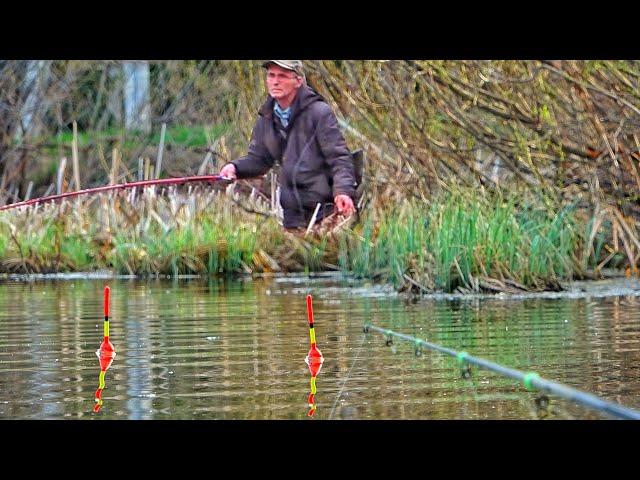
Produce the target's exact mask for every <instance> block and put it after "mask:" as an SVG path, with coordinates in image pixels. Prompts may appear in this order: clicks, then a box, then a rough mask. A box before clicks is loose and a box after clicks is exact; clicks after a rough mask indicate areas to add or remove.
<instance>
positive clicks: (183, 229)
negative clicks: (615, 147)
mask: <svg viewBox="0 0 640 480" xmlns="http://www.w3.org/2000/svg"><path fill="white" fill-rule="evenodd" d="M130 197H131V196H130V195H127V194H118V195H112V196H108V197H106V196H103V197H101V199H100V200H99V201H95V199H94V200H90V199H85V200H83V201H80V200H79V201H77V202H76V203H75V204H71V203H69V202H65V203H63V204H62V205H59V206H47V207H42V208H40V209H39V210H38V209H31V210H29V211H28V212H29V213H28V214H25V213H24V212H17V211H7V212H5V213H4V214H3V215H2V216H0V267H1V268H2V269H3V270H4V271H9V272H12V271H19V272H29V271H32V272H52V271H72V270H81V271H82V270H92V269H96V268H111V269H114V270H115V271H116V272H119V273H128V274H143V275H147V274H170V275H178V274H195V273H197V274H212V275H219V274H229V273H251V272H264V271H299V272H310V271H318V270H326V269H327V268H331V269H336V268H339V269H342V270H343V271H350V272H353V273H354V274H355V275H358V276H362V277H369V278H373V279H376V280H382V281H389V282H392V283H393V284H395V285H396V286H401V285H403V284H405V283H406V282H407V281H410V282H413V283H414V284H417V285H419V286H422V287H424V288H426V289H428V290H438V291H453V290H456V289H458V290H463V291H479V290H482V289H495V290H499V289H500V288H505V289H506V286H507V285H511V286H521V288H525V287H528V288H536V289H543V288H549V287H550V286H553V285H557V283H558V282H559V281H560V280H561V279H565V278H571V277H572V276H574V275H576V273H577V271H578V270H579V266H578V264H579V263H580V262H578V261H576V260H574V256H575V255H576V252H580V251H581V247H582V244H581V238H582V237H583V236H584V233H581V232H586V231H588V225H587V224H586V222H585V225H581V223H580V221H578V220H577V219H576V218H575V215H574V210H573V209H572V208H571V207H564V208H561V209H560V210H559V211H557V212H554V211H551V210H549V208H548V207H546V206H544V205H543V204H542V203H540V202H537V201H535V200H530V201H528V202H525V201H524V200H523V197H518V196H515V195H509V196H506V197H503V196H501V195H500V194H495V195H489V194H484V193H481V192H480V193H479V192H477V191H472V190H463V189H457V190H456V189H454V190H452V191H451V192H450V193H448V194H447V195H446V196H444V195H442V196H439V197H436V198H434V200H433V201H432V202H431V203H429V204H426V203H424V202H422V201H412V202H409V201H405V202H403V203H401V204H400V205H399V206H398V207H396V208H394V209H390V208H389V209H388V210H387V211H377V210H371V211H369V212H366V214H365V215H364V218H363V220H362V221H361V223H360V224H359V225H358V226H357V227H356V228H355V229H354V230H347V231H346V232H343V233H340V234H337V235H324V236H320V237H318V236H314V235H309V236H299V235H292V234H290V233H287V232H284V231H283V230H282V227H281V226H280V225H279V224H278V223H277V222H276V220H275V218H273V217H265V218H264V219H263V220H259V219H257V218H256V216H255V215H253V214H248V213H244V211H243V210H242V209H241V208H238V207H237V206H236V205H234V204H233V203H231V202H229V201H227V199H226V197H225V195H223V194H222V193H220V192H216V191H210V190H204V191H199V190H198V191H197V192H191V194H190V195H183V194H178V193H175V192H170V193H169V194H168V195H167V196H161V195H157V194H156V193H153V191H145V192H144V193H142V194H139V196H138V197H137V198H135V199H133V200H132V199H131V198H130ZM132 202H133V203H132ZM258 203H259V202H258ZM252 208H253V209H258V210H259V209H260V208H263V209H266V210H265V211H267V210H268V208H269V206H268V205H258V204H256V205H254V206H253V207H252Z"/></svg>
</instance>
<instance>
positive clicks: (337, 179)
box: [231, 85, 356, 228]
mask: <svg viewBox="0 0 640 480" xmlns="http://www.w3.org/2000/svg"><path fill="white" fill-rule="evenodd" d="M274 102H275V100H274V99H273V98H272V97H271V96H269V98H268V99H267V101H266V102H265V103H264V105H262V107H261V108H260V110H259V112H258V113H259V117H258V120H257V121H256V124H255V126H254V127H253V133H252V135H251V143H250V144H249V151H248V154H247V155H246V156H245V157H242V158H239V159H237V160H234V161H233V162H231V163H233V164H234V165H235V167H236V173H237V175H238V178H248V177H257V176H260V175H264V174H265V173H266V172H267V171H268V170H269V169H270V168H271V167H273V165H274V163H275V162H276V161H279V162H280V163H281V166H282V167H281V171H280V204H281V205H282V209H283V212H284V226H285V227H286V228H294V227H306V225H307V223H308V222H309V220H310V217H311V215H312V214H313V211H314V210H315V207H316V204H317V203H321V204H322V206H323V208H322V209H321V211H320V213H319V215H318V220H320V219H321V218H323V217H324V216H327V215H329V214H331V213H332V212H333V198H334V197H335V196H336V195H338V194H345V195H349V196H350V197H351V198H352V199H353V198H355V183H356V182H355V174H354V166H353V158H352V156H351V153H350V152H349V149H348V148H347V145H346V143H345V141H344V138H343V136H342V133H341V132H340V129H339V128H338V122H337V120H336V117H335V115H334V114H333V112H332V111H331V108H330V107H329V105H328V104H327V103H326V102H325V101H324V99H323V98H322V97H321V96H320V95H318V94H317V93H315V92H314V91H313V90H312V89H311V88H309V87H308V86H306V85H302V87H300V90H298V93H297V94H296V98H295V99H294V101H293V103H292V104H291V116H290V118H289V124H288V125H287V127H286V128H283V127H282V124H281V123H280V119H279V118H278V117H277V116H276V115H275V114H274V113H273V106H274ZM285 137H286V139H285Z"/></svg>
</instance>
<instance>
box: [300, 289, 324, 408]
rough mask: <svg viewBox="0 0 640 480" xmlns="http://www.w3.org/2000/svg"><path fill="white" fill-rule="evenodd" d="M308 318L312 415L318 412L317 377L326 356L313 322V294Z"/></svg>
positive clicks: (309, 300)
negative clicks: (320, 346) (317, 338)
mask: <svg viewBox="0 0 640 480" xmlns="http://www.w3.org/2000/svg"><path fill="white" fill-rule="evenodd" d="M307 320H308V322H309V340H310V342H311V348H310V349H309V353H308V354H307V357H306V358H305V359H304V361H305V363H306V364H307V365H309V372H311V393H309V398H308V400H307V403H308V404H309V412H308V413H307V416H309V417H312V416H313V414H314V413H316V408H317V407H316V377H317V376H318V374H319V373H320V369H321V368H322V362H324V357H323V356H322V352H321V351H320V349H319V348H318V347H317V345H316V331H315V329H314V324H313V304H312V299H311V295H307Z"/></svg>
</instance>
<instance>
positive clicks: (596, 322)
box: [0, 276, 640, 421]
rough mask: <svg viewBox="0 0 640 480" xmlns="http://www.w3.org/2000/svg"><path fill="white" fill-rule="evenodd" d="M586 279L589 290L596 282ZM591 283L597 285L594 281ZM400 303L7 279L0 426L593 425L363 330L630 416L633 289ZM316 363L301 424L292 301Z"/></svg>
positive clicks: (637, 355)
mask: <svg viewBox="0 0 640 480" xmlns="http://www.w3.org/2000/svg"><path fill="white" fill-rule="evenodd" d="M107 284H108V285H109V286H110V287H111V322H110V323H111V341H112V342H113V344H114V345H115V348H116V351H117V356H116V358H115V359H114V361H113V363H112V365H111V367H110V368H109V369H108V370H107V372H106V376H105V381H106V388H105V389H104V391H103V394H102V398H103V404H102V407H101V409H100V411H99V412H98V413H95V412H94V411H93V408H94V405H95V401H94V393H95V391H96V389H97V388H98V377H99V373H100V365H99V361H98V358H97V356H96V353H95V352H96V350H97V348H98V346H99V345H100V343H101V341H102V327H103V325H102V323H103V316H102V315H103V313H102V303H101V302H102V290H103V288H104V286H105V285H107ZM594 285H595V284H594ZM596 286H597V285H596ZM575 291H577V292H581V294H580V295H573V297H572V296H569V297H570V298H539V297H528V296H523V297H520V298H516V299H507V298H502V297H490V296H489V297H482V298H453V299H451V298H442V297H435V298H431V299H421V300H417V301H415V300H414V301H411V300H409V299H405V298H400V297H398V296H397V295H396V294H395V293H394V292H393V291H392V290H391V289H389V288H384V287H380V286H371V285H368V284H366V283H364V282H362V281H356V280H351V279H343V278H335V277H324V276H321V277H315V278H308V277H284V278H264V279H253V280H251V279H237V280H222V279H188V280H166V279H164V280H140V279H110V280H109V279H77V278H75V279H71V280H35V281H18V280H5V281H3V282H2V283H0V418H4V419H9V418H11V419H15V418H17V419H62V418H74V419H78V418H81V419H94V420H97V419H306V420H309V421H315V420H321V419H538V418H554V419H571V418H577V419H583V418H605V417H603V416H601V415H600V414H598V413H597V412H593V411H591V410H587V409H585V408H582V407H579V406H576V405H574V404H572V403H569V402H567V401H564V400H561V399H558V398H554V397H553V396H550V398H551V409H550V410H548V411H539V410H538V409H537V408H536V402H535V400H536V397H537V396H538V394H536V393H535V392H528V391H526V390H525V389H524V387H523V386H522V385H518V384H517V383H516V382H515V381H514V380H511V379H508V378H504V377H500V376H498V375H497V374H494V373H492V372H488V371H483V370H478V369H473V370H472V376H471V379H464V378H462V377H461V375H460V369H459V366H458V365H457V363H456V361H455V359H453V358H451V357H448V356H444V355H442V354H440V353H437V352H430V351H424V352H423V353H422V355H420V356H416V354H415V352H414V347H413V345H411V344H409V343H407V342H401V341H400V340H396V341H395V342H394V344H393V345H391V346H386V339H385V338H384V337H383V336H381V335H380V334H377V333H374V332H372V333H368V334H364V333H363V325H364V322H365V321H369V322H371V323H373V324H375V325H378V326H380V327H383V328H390V329H393V330H395V331H399V332H403V333H407V334H411V335H415V336H417V337H419V338H422V339H425V340H428V341H429V342H433V343H438V344H441V345H444V346H447V347H449V348H452V349H455V350H465V351H467V352H469V354H471V355H474V356H477V357H481V358H485V359H487V360H491V361H494V362H497V363H500V364H503V365H505V366H509V367H512V368H516V369H520V370H523V371H535V372H537V373H538V374H540V375H541V376H542V377H544V378H546V379H549V380H554V381H558V382H561V383H565V384H567V385H570V386H572V387H574V388H578V389H580V390H584V391H587V392H590V393H593V394H596V395H599V396H601V397H603V398H605V399H607V400H610V401H614V402H618V403H622V404H623V405H625V406H627V407H631V408H635V409H640V335H639V334H640V312H639V308H638V307H639V304H640V299H639V298H638V296H637V295H638V294H640V288H639V286H638V284H637V282H633V281H629V282H627V283H626V284H625V285H624V289H623V290H621V293H623V295H618V296H606V295H601V294H598V290H597V288H596V289H595V290H594V293H593V294H592V295H591V294H589V291H588V290H586V289H585V288H584V287H582V286H580V287H578V288H576V289H575ZM307 293H311V294H312V295H313V299H314V312H315V330H316V338H317V343H318V347H319V348H320V350H321V351H322V353H323V355H324V363H323V365H322V368H321V370H320V373H319V374H318V376H317V379H316V387H317V393H316V395H315V405H316V407H317V409H316V410H315V414H314V415H313V416H312V417H309V416H308V412H309V410H310V408H309V405H308V403H307V402H308V395H309V393H310V389H311V384H310V379H311V376H310V373H309V368H308V366H307V365H306V364H305V361H304V359H305V357H306V355H307V352H308V351H309V329H308V325H307V321H306V305H305V295H306V294H307Z"/></svg>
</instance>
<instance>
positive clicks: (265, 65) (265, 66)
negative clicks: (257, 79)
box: [262, 60, 298, 73]
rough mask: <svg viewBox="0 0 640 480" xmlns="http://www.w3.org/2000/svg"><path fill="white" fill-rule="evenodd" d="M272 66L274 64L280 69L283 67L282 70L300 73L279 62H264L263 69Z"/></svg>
mask: <svg viewBox="0 0 640 480" xmlns="http://www.w3.org/2000/svg"><path fill="white" fill-rule="evenodd" d="M271 64H273V65H278V66H279V67H282V68H284V69H285V70H291V71H292V72H296V73H298V71H297V70H296V69H294V68H291V67H290V66H289V65H286V64H284V63H282V62H279V61H277V60H267V61H266V62H264V63H263V64H262V68H269V65H271Z"/></svg>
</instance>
